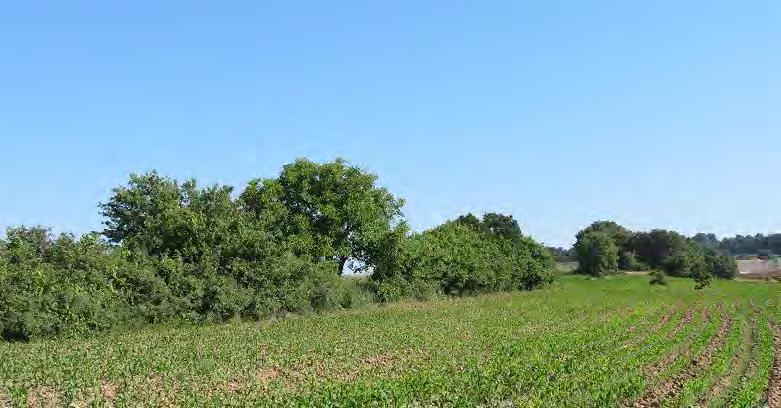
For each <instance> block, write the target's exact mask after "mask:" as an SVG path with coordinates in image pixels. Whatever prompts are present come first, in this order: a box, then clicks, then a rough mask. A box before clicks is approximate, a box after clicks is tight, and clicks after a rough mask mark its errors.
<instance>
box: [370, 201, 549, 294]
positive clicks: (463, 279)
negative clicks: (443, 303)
mask: <svg viewBox="0 0 781 408" xmlns="http://www.w3.org/2000/svg"><path fill="white" fill-rule="evenodd" d="M392 253H393V254H394V256H393V257H392V258H391V259H388V262H383V263H380V264H379V265H378V267H377V268H376V269H375V271H374V274H373V278H374V279H375V280H376V281H377V282H379V288H378V291H379V293H380V298H381V299H383V300H390V299H393V298H397V297H401V296H407V295H409V293H408V292H409V291H412V292H420V293H425V292H431V291H434V292H438V293H444V294H449V295H462V294H474V293H480V292H489V291H507V290H513V289H533V288H537V287H540V286H542V285H544V284H546V283H549V282H550V281H551V280H552V274H551V272H552V269H553V256H552V255H551V254H550V252H549V251H548V250H546V249H545V248H544V247H542V246H541V245H540V244H538V243H536V242H534V241H533V240H532V239H530V238H528V237H524V236H523V235H521V233H520V229H519V228H518V224H517V222H515V221H514V220H513V219H512V217H508V216H504V215H500V214H493V213H491V214H486V215H485V216H484V217H483V220H482V221H481V220H479V219H477V217H475V216H474V215H471V214H469V215H466V216H462V217H459V218H458V219H457V220H455V221H448V222H446V223H444V224H442V225H440V226H438V227H436V228H433V229H431V230H428V231H425V232H423V233H420V234H413V235H412V236H410V237H409V238H405V239H399V240H397V241H395V243H394V245H393V249H392Z"/></svg>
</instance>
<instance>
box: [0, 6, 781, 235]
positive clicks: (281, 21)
mask: <svg viewBox="0 0 781 408" xmlns="http://www.w3.org/2000/svg"><path fill="white" fill-rule="evenodd" d="M771 3H772V4H771ZM0 56H2V57H0V175H1V176H0V228H3V229H4V228H5V227H7V226H14V225H21V224H24V225H38V224H40V225H44V226H48V227H52V228H53V229H54V231H57V232H62V231H70V232H74V233H76V234H80V233H83V232H87V231H90V230H100V229H101V222H102V217H101V216H100V213H99V209H98V204H99V203H100V202H104V201H106V200H107V199H108V198H109V197H110V194H111V189H112V188H113V187H116V186H120V185H123V184H124V183H125V182H126V181H127V179H128V175H129V174H130V173H142V172H145V171H148V170H151V169H157V170H158V171H159V172H161V173H163V174H165V175H168V176H171V177H174V178H177V179H186V178H191V177H194V178H196V179H197V180H198V181H199V182H200V183H202V184H214V183H220V184H229V185H233V186H235V187H236V188H237V191H240V190H241V189H242V188H243V186H244V185H245V184H246V182H247V181H248V180H250V179H253V178H257V177H274V176H275V175H276V174H277V173H278V172H279V170H280V168H281V167H282V165H284V164H285V163H289V162H292V161H293V160H295V159H296V158H299V157H307V158H310V159H313V160H317V161H327V160H332V159H334V158H336V157H344V158H345V159H347V160H348V161H349V162H351V163H352V164H355V165H358V166H360V167H361V168H363V169H366V170H368V171H371V172H374V173H376V174H377V175H378V176H379V184H380V185H382V186H384V187H386V188H388V189H389V190H390V191H391V192H392V193H394V194H395V195H397V196H400V197H402V198H404V199H405V200H406V206H405V208H404V212H405V216H406V218H407V219H408V220H409V222H410V224H411V226H412V227H413V228H414V229H416V230H423V229H425V228H429V227H432V226H434V225H436V224H438V223H440V222H442V221H444V220H447V219H451V218H455V217H456V216H458V215H459V214H462V213H465V212H474V213H476V214H481V213H483V212H487V211H495V212H503V213H509V214H512V215H513V216H515V218H516V219H517V220H518V221H519V223H520V224H521V227H522V229H523V231H524V233H526V234H528V235H531V236H533V237H534V238H536V239H538V240H541V241H543V242H545V243H546V244H549V245H557V246H568V245H570V244H571V243H572V242H573V241H574V235H575V233H576V232H577V231H578V230H579V229H581V228H583V227H584V226H586V225H588V224H589V223H591V222H592V221H595V220H603V219H612V220H615V221H617V222H619V223H621V224H623V225H625V226H627V227H628V228H630V229H634V230H647V229H651V228H666V229H674V230H678V231H680V232H683V233H686V234H693V233H695V232H699V231H704V232H714V233H716V234H718V235H720V236H724V235H734V234H738V233H739V234H749V233H750V234H754V233H769V232H778V231H781V211H779V209H781V204H779V203H781V185H779V174H781V3H778V2H775V1H773V2H771V1H769V0H768V1H753V0H746V1H713V0H708V1H697V0H694V1H653V2H633V1H625V0H620V1H556V0H545V1H519V0H513V1H454V0H447V1H419V0H415V1H392V2H390V1H385V2H379V1H377V2H375V1H335V2H324V1H311V2H309V1H224V2H214V1H202V2H200V1H188V2H167V1H159V0H156V1H132V2H106V1H91V2H87V1H78V0H74V1H68V2H62V1H52V2H38V1H29V2H28V1H25V2H10V3H8V4H5V5H4V7H3V10H2V11H1V12H0Z"/></svg>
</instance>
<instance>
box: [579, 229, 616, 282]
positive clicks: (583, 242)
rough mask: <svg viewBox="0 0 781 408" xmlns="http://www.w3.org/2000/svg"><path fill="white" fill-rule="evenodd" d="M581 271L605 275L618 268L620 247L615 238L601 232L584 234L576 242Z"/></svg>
mask: <svg viewBox="0 0 781 408" xmlns="http://www.w3.org/2000/svg"><path fill="white" fill-rule="evenodd" d="M575 252H576V254H577V256H578V263H579V266H578V269H579V271H580V273H583V274H586V275H591V276H604V275H607V274H610V273H614V272H615V271H616V270H617V269H618V247H617V246H616V244H615V242H613V239H612V238H611V237H610V236H608V235H607V234H604V233H601V232H588V233H585V234H582V235H581V236H580V237H579V238H578V241H577V243H576V244H575Z"/></svg>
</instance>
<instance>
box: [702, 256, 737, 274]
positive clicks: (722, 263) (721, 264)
mask: <svg viewBox="0 0 781 408" xmlns="http://www.w3.org/2000/svg"><path fill="white" fill-rule="evenodd" d="M705 261H706V262H707V265H708V270H710V271H711V272H712V273H713V275H714V276H716V277H718V278H722V279H733V278H735V276H736V275H737V274H738V262H737V261H736V260H735V258H734V257H732V256H729V255H725V254H719V253H717V252H713V251H710V252H707V253H706V255H705Z"/></svg>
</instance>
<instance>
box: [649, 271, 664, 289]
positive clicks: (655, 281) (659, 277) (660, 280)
mask: <svg viewBox="0 0 781 408" xmlns="http://www.w3.org/2000/svg"><path fill="white" fill-rule="evenodd" d="M649 283H650V284H651V285H660V286H667V278H665V275H664V272H662V271H660V270H658V269H655V270H653V271H651V280H650V282H649Z"/></svg>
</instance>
